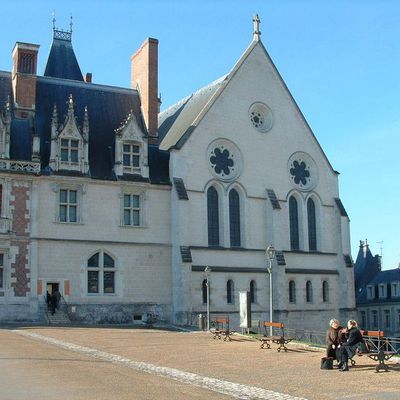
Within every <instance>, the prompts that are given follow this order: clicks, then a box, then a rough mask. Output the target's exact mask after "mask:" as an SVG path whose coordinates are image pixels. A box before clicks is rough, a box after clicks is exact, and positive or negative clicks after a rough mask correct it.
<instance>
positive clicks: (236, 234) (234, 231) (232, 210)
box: [229, 189, 240, 247]
mask: <svg viewBox="0 0 400 400" xmlns="http://www.w3.org/2000/svg"><path fill="white" fill-rule="evenodd" d="M229 229H230V238H231V247H240V199H239V193H238V192H237V191H236V190H235V189H232V190H231V191H230V192H229Z"/></svg>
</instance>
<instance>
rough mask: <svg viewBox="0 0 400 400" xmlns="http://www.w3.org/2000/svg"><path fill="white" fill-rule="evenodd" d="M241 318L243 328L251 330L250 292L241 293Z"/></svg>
mask: <svg viewBox="0 0 400 400" xmlns="http://www.w3.org/2000/svg"><path fill="white" fill-rule="evenodd" d="M239 305H240V311H239V318H240V327H241V328H247V329H248V328H251V302H250V292H239Z"/></svg>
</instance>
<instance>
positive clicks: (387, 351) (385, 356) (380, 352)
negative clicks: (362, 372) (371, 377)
mask: <svg viewBox="0 0 400 400" xmlns="http://www.w3.org/2000/svg"><path fill="white" fill-rule="evenodd" d="M361 333H362V335H363V339H364V346H362V345H361V346H359V348H358V349H357V352H356V354H357V356H360V357H361V356H367V357H369V358H370V359H371V360H374V361H377V362H378V365H377V366H376V367H375V370H376V372H379V371H380V370H381V369H382V370H384V371H385V372H388V371H389V366H388V365H387V364H385V361H389V360H390V359H391V358H392V357H393V356H394V355H396V354H398V352H397V351H396V350H395V349H394V348H393V346H392V345H391V344H390V342H389V340H388V339H387V338H384V332H383V331H361ZM363 347H364V348H363ZM350 362H351V365H355V364H356V361H355V360H354V357H353V358H351V359H350Z"/></svg>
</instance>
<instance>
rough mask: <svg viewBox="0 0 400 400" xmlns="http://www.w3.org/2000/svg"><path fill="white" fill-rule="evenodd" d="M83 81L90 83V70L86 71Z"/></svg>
mask: <svg viewBox="0 0 400 400" xmlns="http://www.w3.org/2000/svg"><path fill="white" fill-rule="evenodd" d="M85 82H86V83H92V73H91V72H86V75H85Z"/></svg>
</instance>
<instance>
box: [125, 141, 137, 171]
mask: <svg viewBox="0 0 400 400" xmlns="http://www.w3.org/2000/svg"><path fill="white" fill-rule="evenodd" d="M122 163H123V166H124V169H127V170H128V171H130V172H135V170H137V169H139V168H140V146H138V145H136V144H124V145H123V154H122Z"/></svg>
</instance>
